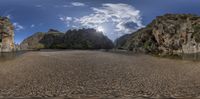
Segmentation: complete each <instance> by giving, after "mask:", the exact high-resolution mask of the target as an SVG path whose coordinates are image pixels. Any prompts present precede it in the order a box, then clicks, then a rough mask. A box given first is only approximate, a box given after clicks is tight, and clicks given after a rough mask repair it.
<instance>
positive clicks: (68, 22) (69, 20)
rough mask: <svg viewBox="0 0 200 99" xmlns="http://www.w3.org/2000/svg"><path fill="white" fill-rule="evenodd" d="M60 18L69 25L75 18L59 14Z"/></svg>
mask: <svg viewBox="0 0 200 99" xmlns="http://www.w3.org/2000/svg"><path fill="white" fill-rule="evenodd" d="M59 20H61V21H62V22H64V23H65V24H67V26H69V25H70V23H71V21H72V20H73V18H72V17H68V16H59Z"/></svg>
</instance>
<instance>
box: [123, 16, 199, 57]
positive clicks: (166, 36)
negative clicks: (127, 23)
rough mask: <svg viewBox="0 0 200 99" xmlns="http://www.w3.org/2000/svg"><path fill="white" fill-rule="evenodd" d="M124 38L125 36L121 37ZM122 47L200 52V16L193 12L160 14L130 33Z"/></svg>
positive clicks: (157, 52)
mask: <svg viewBox="0 0 200 99" xmlns="http://www.w3.org/2000/svg"><path fill="white" fill-rule="evenodd" d="M119 39H123V37H121V38H119ZM125 42H126V43H123V44H121V45H119V46H120V48H123V49H126V50H130V51H134V52H145V53H152V54H159V55H166V54H167V55H173V54H177V53H197V52H200V17H199V16H197V15H192V14H165V15H163V16H158V17H157V18H156V19H154V20H153V21H152V22H151V23H150V24H149V25H147V26H146V27H145V28H142V29H140V30H138V31H136V32H134V33H132V34H131V35H130V37H128V38H127V39H126V41H125Z"/></svg>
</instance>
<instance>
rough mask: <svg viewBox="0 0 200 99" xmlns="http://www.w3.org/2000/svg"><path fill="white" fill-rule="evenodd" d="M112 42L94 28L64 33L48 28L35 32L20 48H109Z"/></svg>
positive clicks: (111, 46)
mask: <svg viewBox="0 0 200 99" xmlns="http://www.w3.org/2000/svg"><path fill="white" fill-rule="evenodd" d="M113 46H114V45H113V43H112V41H111V40H110V39H108V38H107V37H106V36H105V35H103V33H99V32H97V31H96V30H94V29H80V30H69V31H67V32H66V33H62V32H59V31H57V30H53V29H50V30H49V31H48V32H47V33H42V32H40V33H36V34H34V35H32V36H30V37H28V38H27V39H25V40H24V41H23V42H22V43H21V44H20V47H21V49H24V50H27V49H111V48H113Z"/></svg>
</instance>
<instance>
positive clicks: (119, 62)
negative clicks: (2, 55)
mask: <svg viewBox="0 0 200 99" xmlns="http://www.w3.org/2000/svg"><path fill="white" fill-rule="evenodd" d="M199 75H200V62H192V61H182V60H171V59H163V58H157V57H152V56H148V55H122V54H115V53H108V52H100V51H52V52H28V53H25V54H23V55H22V56H19V57H18V58H16V59H14V60H10V61H6V62H0V97H73V98H80V97H93V98H91V99H95V98H94V97H100V98H111V99H112V98H122V97H123V98H124V97H129V98H130V97H137V96H144V97H186V96H187V97H199V96H200V77H199ZM129 98H124V99H129ZM88 99H89V98H88Z"/></svg>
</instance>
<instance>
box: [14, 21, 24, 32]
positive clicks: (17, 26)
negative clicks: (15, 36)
mask: <svg viewBox="0 0 200 99" xmlns="http://www.w3.org/2000/svg"><path fill="white" fill-rule="evenodd" d="M13 25H14V27H15V30H16V31H20V30H23V29H24V27H23V26H22V25H20V24H19V23H17V22H14V23H13Z"/></svg>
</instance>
